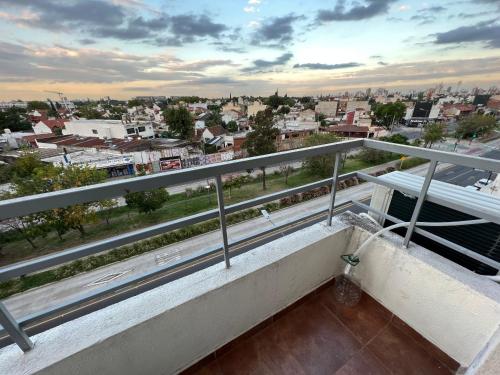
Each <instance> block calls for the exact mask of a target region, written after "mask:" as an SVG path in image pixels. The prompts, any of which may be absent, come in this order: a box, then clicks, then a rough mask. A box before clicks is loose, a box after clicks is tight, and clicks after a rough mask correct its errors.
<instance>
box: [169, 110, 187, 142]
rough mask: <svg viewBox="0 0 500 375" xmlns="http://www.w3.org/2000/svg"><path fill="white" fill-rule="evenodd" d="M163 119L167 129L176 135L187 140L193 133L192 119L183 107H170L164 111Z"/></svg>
mask: <svg viewBox="0 0 500 375" xmlns="http://www.w3.org/2000/svg"><path fill="white" fill-rule="evenodd" d="M165 121H166V123H167V125H168V130H169V131H170V132H171V133H172V134H175V136H176V137H179V138H181V139H185V140H189V139H191V138H192V137H193V135H194V120H193V117H192V116H191V113H189V111H188V110H187V109H186V108H185V107H180V108H177V109H176V108H170V109H167V110H166V111H165Z"/></svg>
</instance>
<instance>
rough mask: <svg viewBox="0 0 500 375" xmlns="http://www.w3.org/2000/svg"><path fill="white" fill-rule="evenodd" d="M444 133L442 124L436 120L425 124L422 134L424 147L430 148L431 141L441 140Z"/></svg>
mask: <svg viewBox="0 0 500 375" xmlns="http://www.w3.org/2000/svg"><path fill="white" fill-rule="evenodd" d="M444 135H445V129H444V125H442V124H439V123H437V122H433V123H430V124H427V125H425V132H424V136H423V139H424V147H427V146H429V148H431V147H432V144H433V143H435V142H440V141H442V140H443V139H444Z"/></svg>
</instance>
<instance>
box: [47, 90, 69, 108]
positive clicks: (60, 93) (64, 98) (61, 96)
mask: <svg viewBox="0 0 500 375" xmlns="http://www.w3.org/2000/svg"><path fill="white" fill-rule="evenodd" d="M45 92H50V93H52V94H57V95H59V99H60V100H61V102H62V104H63V107H64V108H66V109H67V110H68V111H69V110H70V109H69V105H68V102H67V98H66V97H65V96H64V93H62V92H59V91H47V90H45Z"/></svg>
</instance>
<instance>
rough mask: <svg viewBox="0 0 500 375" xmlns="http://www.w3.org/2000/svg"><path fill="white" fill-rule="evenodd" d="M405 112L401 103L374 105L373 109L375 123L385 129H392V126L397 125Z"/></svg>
mask: <svg viewBox="0 0 500 375" xmlns="http://www.w3.org/2000/svg"><path fill="white" fill-rule="evenodd" d="M405 112H406V106H405V105H404V103H402V102H394V103H387V104H376V105H375V108H374V113H375V118H376V119H377V122H378V123H379V124H380V125H382V126H383V127H384V128H386V129H392V126H393V124H397V123H399V121H400V120H401V119H402V118H403V116H404V115H405Z"/></svg>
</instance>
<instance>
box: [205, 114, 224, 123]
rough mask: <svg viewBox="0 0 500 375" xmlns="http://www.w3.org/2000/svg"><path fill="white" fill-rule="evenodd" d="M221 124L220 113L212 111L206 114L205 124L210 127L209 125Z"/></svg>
mask: <svg viewBox="0 0 500 375" xmlns="http://www.w3.org/2000/svg"><path fill="white" fill-rule="evenodd" d="M221 124H222V116H221V115H220V113H219V112H215V111H212V112H210V113H209V114H208V116H207V118H206V119H205V126H207V127H211V126H217V125H221Z"/></svg>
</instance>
